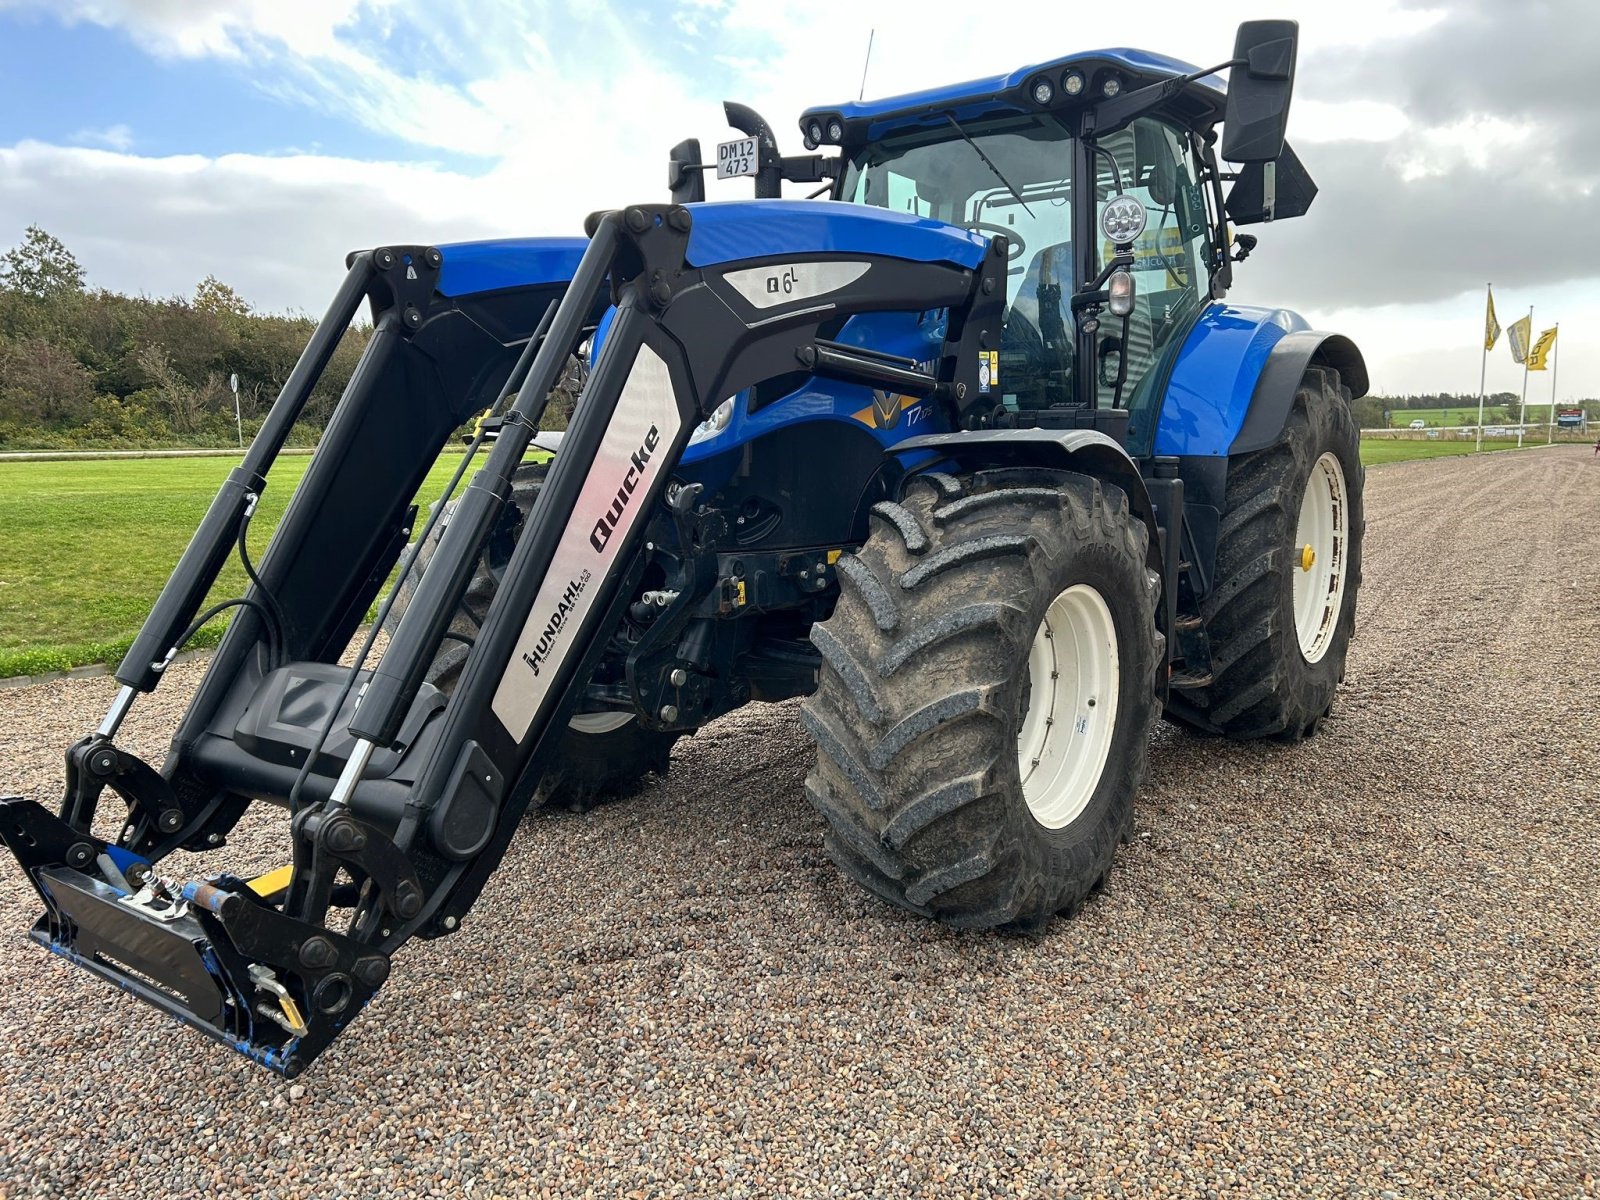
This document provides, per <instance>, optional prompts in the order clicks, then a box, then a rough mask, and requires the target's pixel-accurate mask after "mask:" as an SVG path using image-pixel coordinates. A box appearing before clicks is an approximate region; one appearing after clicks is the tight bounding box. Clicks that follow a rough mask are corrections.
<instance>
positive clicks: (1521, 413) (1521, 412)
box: [1517, 304, 1533, 450]
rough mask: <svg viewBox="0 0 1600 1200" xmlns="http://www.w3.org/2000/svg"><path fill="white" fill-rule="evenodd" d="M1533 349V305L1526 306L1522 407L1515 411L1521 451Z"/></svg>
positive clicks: (1518, 443)
mask: <svg viewBox="0 0 1600 1200" xmlns="http://www.w3.org/2000/svg"><path fill="white" fill-rule="evenodd" d="M1532 349H1533V305H1531V304H1530V305H1528V345H1527V349H1525V350H1524V351H1523V352H1522V407H1521V408H1520V409H1518V410H1517V449H1518V450H1521V449H1522V435H1523V433H1524V431H1526V429H1527V428H1528V352H1529V351H1531V350H1532Z"/></svg>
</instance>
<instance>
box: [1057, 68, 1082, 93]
mask: <svg viewBox="0 0 1600 1200" xmlns="http://www.w3.org/2000/svg"><path fill="white" fill-rule="evenodd" d="M1061 90H1062V91H1063V92H1065V93H1066V94H1067V95H1069V96H1077V95H1081V94H1082V92H1083V72H1082V71H1068V72H1067V73H1066V74H1065V75H1063V76H1062V77H1061Z"/></svg>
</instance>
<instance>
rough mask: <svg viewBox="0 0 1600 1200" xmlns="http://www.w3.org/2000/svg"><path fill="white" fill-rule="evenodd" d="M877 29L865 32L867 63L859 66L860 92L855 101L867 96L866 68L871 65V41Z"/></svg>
mask: <svg viewBox="0 0 1600 1200" xmlns="http://www.w3.org/2000/svg"><path fill="white" fill-rule="evenodd" d="M877 32H878V30H877V28H876V27H874V28H872V29H870V30H868V31H867V61H866V62H864V63H862V64H861V90H860V91H859V92H857V93H856V99H857V100H858V101H859V100H862V99H864V98H865V97H866V94H867V68H868V67H870V66H871V65H872V39H873V38H874V37H875V36H876V35H877Z"/></svg>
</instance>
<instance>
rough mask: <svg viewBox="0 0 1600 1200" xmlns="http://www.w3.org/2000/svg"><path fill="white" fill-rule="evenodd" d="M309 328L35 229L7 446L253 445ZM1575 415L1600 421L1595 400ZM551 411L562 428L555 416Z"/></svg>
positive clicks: (354, 330)
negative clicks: (142, 278)
mask: <svg viewBox="0 0 1600 1200" xmlns="http://www.w3.org/2000/svg"><path fill="white" fill-rule="evenodd" d="M315 328H316V321H315V320H313V319H312V318H311V317H308V316H305V315H303V314H299V315H276V314H268V313H258V312H255V311H253V310H252V309H251V307H250V305H249V304H248V303H246V302H245V300H244V299H243V298H242V297H241V296H240V295H239V294H238V293H237V292H236V291H234V289H233V288H232V287H230V286H229V285H228V284H226V283H223V282H222V281H221V280H219V279H217V278H216V277H215V276H213V275H208V276H206V277H205V278H204V279H203V280H201V281H200V283H199V284H198V285H197V286H196V287H195V290H194V295H193V296H190V297H184V296H172V297H168V298H166V299H153V298H151V297H149V296H124V295H121V294H120V293H117V292H108V291H105V290H104V289H94V290H91V289H89V288H87V287H86V286H85V282H84V272H83V267H82V266H81V265H80V264H79V263H78V260H77V259H76V258H75V257H74V256H73V254H72V252H71V251H70V250H68V249H67V247H66V246H65V245H63V244H62V243H61V241H60V239H58V238H56V237H53V236H51V235H50V234H49V233H46V232H45V231H44V230H43V229H41V228H39V227H38V226H37V225H30V226H29V227H28V229H27V232H26V234H25V235H24V237H23V240H22V242H21V244H20V245H18V246H16V247H14V248H12V249H11V250H9V251H7V252H6V253H5V254H4V255H0V450H27V449H38V448H61V447H85V448H101V447H104V448H117V447H128V448H132V447H148V446H230V445H234V444H235V442H236V439H237V437H238V433H237V429H236V426H235V421H234V404H233V395H232V392H231V391H230V389H229V387H228V379H229V376H230V375H235V374H237V375H238V377H239V411H240V414H241V416H242V419H243V424H244V435H245V438H246V439H248V438H249V437H250V436H251V435H252V434H253V433H254V432H255V430H256V429H257V428H258V427H259V426H260V424H261V421H262V420H263V418H264V417H265V416H266V413H267V410H268V408H270V407H271V405H272V402H273V400H274V399H276V398H277V395H278V392H279V390H280V389H281V388H282V387H283V383H284V381H285V380H286V379H287V378H288V377H289V372H290V371H291V370H293V368H294V364H295V362H296V361H297V360H298V359H299V357H300V351H301V350H302V349H303V348H304V346H305V344H306V341H307V339H309V338H310V336H311V332H312V330H314V329H315ZM370 335H371V330H370V328H367V327H365V326H363V325H360V324H357V325H355V326H352V327H351V328H350V329H348V330H346V331H345V335H344V338H343V339H342V340H341V341H340V343H339V348H338V350H337V351H336V352H335V354H334V356H333V360H332V361H331V362H330V363H329V364H328V369H327V370H326V371H325V372H323V375H322V378H321V380H320V381H319V382H318V383H317V386H316V388H315V390H314V391H313V392H312V395H311V399H310V401H309V402H308V403H307V405H306V409H305V413H304V416H303V417H302V419H301V420H302V432H303V434H304V435H305V440H306V441H308V442H309V441H310V440H312V439H314V438H315V436H316V434H317V433H318V432H319V431H320V430H321V428H322V426H323V425H324V424H326V423H327V420H328V417H329V415H330V414H331V413H332V411H333V407H334V405H335V404H337V403H338V400H339V396H340V394H341V393H342V392H343V391H344V387H345V384H346V383H348V382H349V379H350V374H351V372H352V371H353V370H354V369H355V365H356V362H357V360H358V359H359V358H360V357H361V353H362V351H363V350H365V349H366V345H367V339H368V337H369V336H370ZM1477 404H1478V397H1477V395H1476V394H1459V393H1454V392H1428V393H1417V394H1414V395H1412V394H1408V395H1401V396H1376V395H1375V396H1364V397H1362V398H1361V399H1359V400H1357V401H1356V402H1355V418H1356V421H1357V423H1358V424H1359V425H1360V427H1361V428H1363V429H1381V428H1384V427H1385V426H1393V425H1404V424H1407V423H1408V421H1409V418H1407V417H1405V416H1404V414H1405V413H1406V412H1408V411H1414V410H1418V409H1446V408H1463V409H1465V408H1471V409H1476V407H1477ZM1573 406H1574V407H1578V406H1581V407H1583V408H1585V409H1586V410H1587V411H1588V413H1589V416H1590V419H1591V420H1600V401H1597V400H1583V401H1574V402H1573ZM554 407H555V406H552V408H554ZM1520 408H1521V402H1520V398H1519V396H1518V395H1517V393H1515V392H1496V393H1494V394H1493V395H1491V396H1488V397H1486V398H1485V404H1484V420H1485V422H1486V423H1487V422H1490V421H1494V422H1497V423H1498V422H1503V421H1510V422H1515V421H1518V420H1519V419H1520V417H1521V412H1520ZM1540 409H1541V412H1542V411H1543V406H1540ZM547 416H548V417H549V418H550V420H549V421H547V424H550V425H551V426H552V427H558V426H559V424H561V423H562V422H561V420H560V418H561V416H562V414H561V413H558V412H551V413H548V414H547Z"/></svg>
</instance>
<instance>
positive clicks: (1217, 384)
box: [1154, 302, 1367, 458]
mask: <svg viewBox="0 0 1600 1200" xmlns="http://www.w3.org/2000/svg"><path fill="white" fill-rule="evenodd" d="M1313 363H1325V364H1326V365H1328V366H1332V367H1335V368H1337V369H1338V370H1339V372H1340V374H1341V375H1342V376H1343V379H1344V382H1345V384H1346V385H1347V386H1348V387H1349V388H1350V392H1351V395H1352V396H1362V395H1365V394H1366V390H1367V370H1366V364H1365V363H1364V362H1363V361H1362V358H1361V352H1360V351H1359V350H1357V349H1356V347H1355V344H1354V343H1353V342H1351V341H1350V339H1348V338H1346V337H1343V336H1341V335H1339V334H1330V333H1323V332H1319V331H1316V330H1313V329H1311V327H1310V326H1309V325H1308V324H1307V323H1306V321H1305V318H1303V317H1301V316H1300V315H1299V314H1298V313H1294V312H1290V311H1289V310H1288V309H1284V308H1253V307H1246V306H1244V305H1235V304H1222V303H1218V302H1213V303H1212V304H1211V305H1209V306H1208V307H1207V308H1206V310H1205V311H1204V312H1203V313H1201V315H1200V318H1199V320H1197V321H1196V322H1195V324H1194V328H1192V329H1191V330H1190V331H1189V336H1188V337H1187V338H1186V339H1185V340H1184V343H1183V346H1182V347H1181V348H1180V349H1179V351H1178V355H1177V358H1176V360H1175V361H1174V364H1173V367H1172V374H1171V376H1170V378H1169V379H1168V382H1167V389H1166V393H1165V396H1164V397H1163V399H1162V404H1161V415H1160V417H1159V418H1158V420H1157V423H1156V435H1155V444H1154V450H1155V453H1156V454H1162V455H1168V454H1173V455H1181V456H1211V457H1217V458H1224V457H1226V456H1227V455H1229V454H1240V453H1244V452H1247V451H1249V450H1259V449H1261V448H1262V447H1264V446H1268V445H1271V444H1272V442H1273V441H1275V440H1276V439H1277V436H1278V433H1279V431H1280V430H1281V429H1282V428H1283V422H1284V420H1285V419H1286V418H1287V417H1288V413H1289V405H1290V403H1291V402H1292V401H1293V399H1294V392H1295V387H1296V385H1297V384H1298V383H1299V381H1300V377H1301V375H1302V374H1304V372H1305V369H1306V367H1308V366H1310V365H1312V364H1313Z"/></svg>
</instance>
